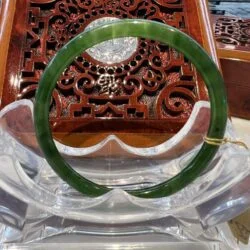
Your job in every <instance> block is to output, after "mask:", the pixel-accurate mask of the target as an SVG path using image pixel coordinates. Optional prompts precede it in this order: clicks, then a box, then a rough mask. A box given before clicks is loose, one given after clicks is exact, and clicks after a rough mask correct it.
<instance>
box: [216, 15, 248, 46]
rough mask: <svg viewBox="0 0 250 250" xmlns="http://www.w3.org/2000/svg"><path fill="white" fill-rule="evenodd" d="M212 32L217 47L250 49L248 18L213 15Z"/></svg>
mask: <svg viewBox="0 0 250 250" xmlns="http://www.w3.org/2000/svg"><path fill="white" fill-rule="evenodd" d="M214 20H215V21H214V32H215V38H216V41H217V43H218V46H219V48H223V47H224V48H225V47H226V46H228V45H230V46H232V47H231V49H239V50H250V19H242V18H238V17H228V16H219V17H216V16H215V17H214Z"/></svg>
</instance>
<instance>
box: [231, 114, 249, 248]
mask: <svg viewBox="0 0 250 250" xmlns="http://www.w3.org/2000/svg"><path fill="white" fill-rule="evenodd" d="M232 122H233V125H234V128H235V130H236V132H237V134H238V136H239V139H240V140H242V141H243V142H245V143H246V144H247V145H248V147H249V148H250V121H249V120H243V119H239V118H234V117H233V118H232ZM249 249H250V248H249Z"/></svg>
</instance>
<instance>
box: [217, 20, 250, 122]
mask: <svg viewBox="0 0 250 250" xmlns="http://www.w3.org/2000/svg"><path fill="white" fill-rule="evenodd" d="M213 21H214V24H213V27H214V33H215V38H216V42H217V47H218V54H219V56H220V58H221V67H222V71H223V75H224V79H225V84H226V88H227V94H228V102H229V108H230V112H231V115H233V116H236V117H241V118H245V119H250V100H249V96H250V81H249V72H250V19H242V18H237V17H229V16H213Z"/></svg>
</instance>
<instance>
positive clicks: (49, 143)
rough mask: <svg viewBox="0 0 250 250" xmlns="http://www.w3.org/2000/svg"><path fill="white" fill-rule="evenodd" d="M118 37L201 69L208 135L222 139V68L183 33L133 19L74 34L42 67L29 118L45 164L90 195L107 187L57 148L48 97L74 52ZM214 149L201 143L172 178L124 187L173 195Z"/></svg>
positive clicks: (202, 166)
mask: <svg viewBox="0 0 250 250" xmlns="http://www.w3.org/2000/svg"><path fill="white" fill-rule="evenodd" d="M122 37H141V38H145V39H150V40H155V41H159V42H161V43H164V44H167V45H169V46H171V47H173V48H175V49H176V50H178V51H179V52H181V53H183V54H184V55H185V57H186V58H188V59H189V60H190V61H191V62H192V63H193V65H194V66H195V67H196V69H197V70H198V72H199V73H200V74H201V76H202V77H203V80H204V82H205V84H206V86H207V89H208V93H209V97H210V102H211V116H210V126H209V130H208V133H207V137H209V138H217V139H223V138H224V133H225V128H226V123H227V98H226V93H225V88H224V82H223V78H222V76H221V73H220V71H219V70H218V68H217V66H216V65H215V63H214V62H213V60H212V59H211V58H210V57H209V56H208V55H207V53H206V52H205V51H204V49H203V48H202V47H201V46H200V45H199V44H198V43H197V42H195V41H194V40H193V39H192V38H191V37H189V36H188V35H186V34H184V33H183V32H181V31H179V30H177V29H175V28H173V27H171V26H168V25H166V24H162V23H159V22H154V21H148V20H137V19H133V20H122V21H119V22H115V23H112V24H106V25H104V26H101V27H98V28H95V29H93V30H91V31H87V32H83V33H81V34H79V35H78V36H76V37H75V38H74V39H73V40H71V41H70V42H69V43H68V44H66V45H65V46H64V47H63V48H62V49H61V50H60V51H59V52H58V53H57V54H56V56H55V57H54V58H53V59H52V61H51V62H50V63H49V64H48V66H47V68H46V69H45V71H44V74H43V76H42V78H41V80H40V82H39V87H38V90H37V93H36V99H35V107H34V122H35V130H36V136H37V139H38V143H39V145H40V147H41V149H42V151H43V153H44V156H45V158H46V160H47V161H48V163H49V164H50V166H51V167H52V168H53V169H54V171H55V172H56V173H57V174H58V175H59V176H60V177H61V178H62V179H63V180H64V181H65V182H67V183H68V184H69V185H70V186H72V187H73V188H75V189H76V190H78V191H79V192H81V193H83V194H85V195H87V196H91V197H97V196H100V195H103V194H105V193H107V192H109V191H110V190H111V189H109V188H107V187H105V186H102V185H98V184H96V183H94V182H92V181H90V180H88V179H86V178H84V177H83V176H81V175H80V174H79V173H77V172H76V171H75V170H74V169H73V168H72V167H71V166H70V165H69V164H68V163H67V162H66V161H65V160H64V159H63V157H62V156H61V155H60V153H59V152H58V150H57V148H56V146H55V143H54V141H53V137H52V133H51V129H50V124H49V109H50V103H51V96H52V92H53V90H54V88H55V87H56V83H57V80H58V79H59V77H60V75H61V74H62V73H63V72H64V70H65V68H66V67H68V66H69V65H70V64H71V63H72V61H73V60H74V59H75V58H76V57H77V56H78V55H79V54H81V53H82V52H84V51H85V50H87V49H89V48H91V47H93V46H94V45H97V44H99V43H101V42H104V41H107V40H111V39H115V38H122ZM218 148H219V146H216V145H210V144H208V143H207V142H204V143H203V145H202V147H201V149H200V151H199V152H198V154H197V155H196V156H195V157H194V158H193V160H192V161H191V162H190V163H189V164H188V166H187V167H185V169H184V170H182V171H181V172H180V173H179V174H177V175H176V176H174V177H173V178H171V179H169V180H167V181H165V182H163V183H161V184H158V185H155V186H153V187H149V188H143V189H138V190H132V191H127V192H128V193H130V194H131V195H134V196H137V197H142V198H160V197H165V196H169V195H171V194H174V193H175V192H177V191H179V190H181V189H183V188H184V187H186V186H187V185H188V184H190V183H191V182H193V181H194V180H195V179H196V178H198V177H199V175H200V174H201V173H202V172H203V171H204V170H205V169H206V167H207V166H208V164H209V163H210V161H211V160H212V159H213V158H214V156H215V154H216V152H217V150H218Z"/></svg>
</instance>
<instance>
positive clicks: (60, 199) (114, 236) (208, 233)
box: [0, 100, 250, 250]
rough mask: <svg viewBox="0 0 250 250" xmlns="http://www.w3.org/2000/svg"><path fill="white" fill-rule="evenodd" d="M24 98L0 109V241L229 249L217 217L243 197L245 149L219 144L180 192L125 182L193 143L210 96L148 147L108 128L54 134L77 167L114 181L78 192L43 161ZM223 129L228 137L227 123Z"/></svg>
mask: <svg viewBox="0 0 250 250" xmlns="http://www.w3.org/2000/svg"><path fill="white" fill-rule="evenodd" d="M32 112H33V104H32V102H31V101H28V100H21V101H17V102H14V103H12V104H10V105H9V106H7V107H5V108H4V109H3V110H2V111H1V112H0V134H1V137H0V249H34V250H35V249H55V248H59V249H69V250H71V249H72V250H73V249H152V248H154V249H155V250H156V249H157V250H158V249H171V250H175V249H185V250H188V249H192V250H194V249H199V250H201V249H227V250H228V249H237V244H236V243H235V241H234V239H233V237H232V235H231V233H230V230H229V229H228V227H227V226H226V224H223V223H225V222H226V221H228V220H230V219H232V218H233V217H235V216H237V215H239V214H240V213H242V212H244V211H245V210H246V209H247V208H248V207H249V206H250V193H249V191H248V183H249V181H250V153H249V151H248V150H246V149H244V148H242V147H239V146H237V145H233V144H226V145H223V146H221V148H220V150H219V152H218V153H217V155H216V157H215V158H214V160H213V161H212V163H211V164H210V165H209V167H208V168H207V169H206V171H205V172H203V174H202V175H201V176H200V177H199V178H198V179H197V180H195V181H194V182H193V183H192V184H190V185H188V186H187V187H186V188H185V189H183V190H181V191H180V192H178V193H176V194H174V195H171V196H169V197H165V198H160V199H142V198H136V197H133V196H130V195H129V194H128V193H126V192H125V191H123V190H124V189H138V188H142V187H149V186H152V185H155V184H158V183H161V182H163V181H165V180H167V179H169V178H171V177H173V176H175V175H176V174H178V173H179V172H180V171H181V170H182V169H183V168H184V167H185V166H186V165H187V163H188V162H189V161H190V159H192V157H193V156H194V155H195V154H196V153H197V151H198V150H199V148H200V146H201V143H202V141H203V138H204V136H205V135H206V131H207V128H208V123H209V103H207V102H198V103H196V105H195V107H194V110H193V113H192V115H191V117H190V119H189V120H188V122H187V123H186V125H185V126H184V127H183V129H182V130H181V131H180V132H179V133H178V134H177V135H175V136H173V137H172V138H171V139H170V140H168V141H166V142H164V143H163V144H161V145H158V146H156V147H152V148H134V147H131V146H129V145H126V144H125V143H123V142H122V141H121V140H119V139H118V138H117V137H116V136H114V135H110V136H109V137H107V138H106V139H105V140H104V141H102V142H100V143H99V144H97V145H95V146H93V147H89V148H72V147H68V146H65V145H62V144H60V143H58V142H57V146H58V149H59V151H60V152H61V154H63V155H64V157H65V158H66V159H67V160H68V161H69V162H70V163H71V165H72V166H73V167H74V169H75V170H76V171H78V172H79V173H80V174H82V175H83V176H85V177H87V178H88V179H91V180H92V181H95V182H97V183H99V184H104V185H107V186H109V187H113V188H114V190H113V191H111V192H109V193H107V194H105V195H103V196H101V197H98V198H90V197H86V196H83V195H82V194H80V193H78V192H77V191H75V190H74V189H72V188H71V187H69V186H68V185H67V184H66V183H64V182H63V181H62V180H61V179H60V178H59V177H58V176H57V175H56V174H55V173H54V171H53V170H52V169H51V168H50V166H48V164H47V162H46V161H45V160H44V158H43V157H42V154H41V151H40V149H39V147H38V144H37V141H36V137H35V133H34V126H33V120H32V119H33V118H32V117H33V115H32ZM226 137H228V138H232V139H235V134H234V131H233V129H232V127H231V124H230V122H228V127H227V132H226Z"/></svg>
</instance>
